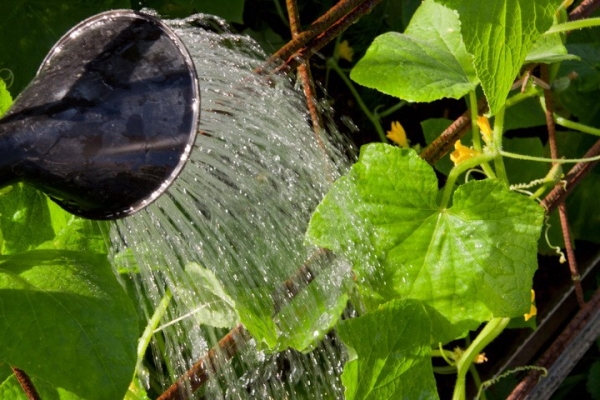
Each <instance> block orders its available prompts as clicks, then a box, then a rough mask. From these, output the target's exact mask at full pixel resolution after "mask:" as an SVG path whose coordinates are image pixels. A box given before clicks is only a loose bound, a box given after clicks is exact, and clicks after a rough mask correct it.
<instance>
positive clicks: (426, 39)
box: [350, 0, 477, 102]
mask: <svg viewBox="0 0 600 400" xmlns="http://www.w3.org/2000/svg"><path fill="white" fill-rule="evenodd" d="M350 77H351V78H352V79H353V80H354V81H356V82H357V83H359V84H361V85H363V86H367V87H370V88H374V89H377V90H379V91H381V92H383V93H386V94H389V95H392V96H396V97H399V98H402V99H405V100H408V101H414V102H430V101H433V100H438V99H441V98H444V97H450V98H454V99H458V98H460V97H462V96H464V95H465V94H466V93H468V92H469V91H470V90H473V89H475V87H476V84H477V78H476V76H475V71H474V69H473V65H472V61H471V57H470V56H469V54H468V53H467V52H466V50H465V46H464V44H463V42H462V40H461V37H460V22H459V21H458V17H457V16H456V14H455V13H454V12H453V11H451V10H449V9H447V8H445V7H443V6H441V5H439V4H436V3H434V2H433V1H431V0H427V1H425V2H423V3H422V4H421V6H420V7H419V8H418V9H417V11H416V12H415V14H414V16H413V18H412V19H411V22H410V24H409V26H408V27H407V28H406V31H405V33H404V34H401V33H396V32H388V33H385V34H383V35H381V36H378V37H377V38H375V40H374V41H373V43H372V44H371V46H370V47H369V48H368V49H367V53H366V54H365V56H364V58H362V59H361V60H360V61H359V62H358V63H357V64H356V66H355V67H354V68H353V69H352V72H351V73H350Z"/></svg>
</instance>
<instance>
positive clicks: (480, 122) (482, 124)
mask: <svg viewBox="0 0 600 400" xmlns="http://www.w3.org/2000/svg"><path fill="white" fill-rule="evenodd" d="M477 126H478V127H479V130H480V131H481V136H482V137H483V140H484V141H485V142H486V143H487V144H490V143H492V128H491V127H490V121H489V120H488V119H487V118H486V117H484V116H483V115H481V116H479V117H477Z"/></svg>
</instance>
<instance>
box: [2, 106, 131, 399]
mask: <svg viewBox="0 0 600 400" xmlns="http://www.w3.org/2000/svg"><path fill="white" fill-rule="evenodd" d="M3 99H4V100H7V99H8V100H7V101H10V95H7V94H4V95H3ZM0 233H1V239H2V241H1V247H0V249H1V253H0V254H1V256H0V343H2V346H0V361H1V362H3V363H7V364H9V365H12V366H16V367H18V368H20V369H22V370H24V371H26V372H27V374H28V375H30V376H31V378H32V380H33V382H34V384H35V386H36V388H37V389H38V390H39V392H40V393H41V394H42V396H43V398H44V399H59V398H60V399H77V398H82V399H89V398H97V399H115V398H120V397H122V396H123V394H124V393H125V391H126V390H127V387H128V386H129V382H130V381H131V376H132V372H133V367H134V366H135V361H136V352H135V343H136V337H137V314H136V312H135V310H134V308H133V305H132V303H131V300H130V299H129V297H128V296H127V295H126V294H125V292H124V291H123V288H122V287H121V285H120V284H119V283H118V282H117V280H116V279H115V275H114V273H113V271H112V268H111V266H110V264H109V262H108V258H107V251H106V245H105V243H104V239H103V237H102V235H101V234H100V231H99V226H98V225H97V224H92V223H90V222H89V221H85V220H83V219H80V218H76V217H73V216H71V215H69V214H68V213H66V212H65V211H63V210H62V209H60V208H59V207H58V206H57V205H56V204H54V203H52V202H50V201H49V200H48V198H47V197H46V196H44V195H43V194H41V193H40V192H38V191H36V190H34V189H32V188H31V187H28V186H26V185H23V184H15V185H12V186H9V187H7V188H4V189H3V190H2V193H1V194H0ZM40 360H43V361H40ZM50 360H51V362H50ZM23 396H24V394H23V391H22V389H21V388H20V386H19V385H18V383H17V382H16V379H15V377H14V376H9V377H8V378H7V379H6V380H4V382H3V383H2V384H1V385H0V398H11V399H12V398H15V399H17V398H21V397H23Z"/></svg>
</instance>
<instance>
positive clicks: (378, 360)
mask: <svg viewBox="0 0 600 400" xmlns="http://www.w3.org/2000/svg"><path fill="white" fill-rule="evenodd" d="M390 326H395V327H396V328H395V329H394V330H391V329H389V327H390ZM338 334H339V335H340V338H341V339H342V341H343V342H344V344H345V345H346V346H348V347H350V349H351V350H350V352H351V354H354V357H353V359H352V358H351V360H350V361H349V362H348V363H347V364H346V366H345V368H344V372H343V374H342V382H343V383H344V386H345V387H346V392H345V397H346V399H348V400H355V399H356V400H358V399H417V398H418V399H437V398H438V395H437V390H436V385H435V380H434V379H433V369H432V366H431V359H430V353H431V347H430V345H429V338H430V336H431V334H432V326H431V323H430V322H429V318H428V313H427V311H426V309H425V307H424V306H423V305H422V304H421V302H419V301H415V300H393V301H390V302H389V303H385V304H383V305H382V306H381V307H379V308H378V309H377V310H375V311H374V312H372V313H369V314H366V315H364V316H361V317H358V318H355V319H351V320H347V321H343V322H341V323H340V324H339V326H338Z"/></svg>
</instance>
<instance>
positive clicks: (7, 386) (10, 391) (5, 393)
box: [0, 375, 84, 400]
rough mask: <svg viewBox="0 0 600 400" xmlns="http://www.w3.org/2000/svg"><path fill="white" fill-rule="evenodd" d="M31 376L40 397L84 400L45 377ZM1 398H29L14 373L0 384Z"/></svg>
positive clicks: (13, 399) (26, 399)
mask: <svg viewBox="0 0 600 400" xmlns="http://www.w3.org/2000/svg"><path fill="white" fill-rule="evenodd" d="M30 378H31V382H32V383H33V386H34V387H35V390H37V392H38V394H39V395H40V398H42V399H44V400H84V399H82V398H81V397H79V396H76V395H74V394H73V393H71V392H69V391H67V390H64V389H61V388H56V387H54V386H53V385H51V384H50V383H48V382H46V381H45V380H43V379H40V378H37V377H32V376H30ZM0 399H6V400H8V399H10V400H29V399H28V398H27V395H25V392H24V391H23V389H22V388H21V385H20V384H19V382H18V381H17V378H16V377H15V376H14V375H12V376H10V377H9V378H8V379H7V380H5V381H4V382H3V383H2V384H1V385H0Z"/></svg>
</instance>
